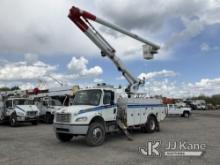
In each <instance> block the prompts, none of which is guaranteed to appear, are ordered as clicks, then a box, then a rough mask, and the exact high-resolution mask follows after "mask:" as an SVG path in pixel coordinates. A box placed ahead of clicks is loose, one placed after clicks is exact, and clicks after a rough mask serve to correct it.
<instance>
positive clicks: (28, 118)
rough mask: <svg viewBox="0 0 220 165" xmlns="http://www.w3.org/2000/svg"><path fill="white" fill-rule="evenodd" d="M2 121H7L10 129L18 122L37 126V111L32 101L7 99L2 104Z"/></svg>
mask: <svg viewBox="0 0 220 165" xmlns="http://www.w3.org/2000/svg"><path fill="white" fill-rule="evenodd" d="M2 114H3V117H2V120H4V121H9V123H10V125H11V126H12V127H14V126H16V125H17V124H18V123H19V122H31V123H32V124H33V125H37V124H38V117H39V110H38V108H37V107H36V106H35V105H34V102H33V100H32V99H28V98H8V99H7V100H6V101H5V102H4V107H3V113H2Z"/></svg>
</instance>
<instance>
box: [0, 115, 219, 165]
mask: <svg viewBox="0 0 220 165" xmlns="http://www.w3.org/2000/svg"><path fill="white" fill-rule="evenodd" d="M0 131H1V132H0V164H1V165H52V164H53V165H73V164H78V165H81V164H88V165H91V164H100V165H103V164H119V165H120V164H121V165H129V164H155V165H157V164H169V165H172V164H173V165H176V164H177V165H178V164H181V165H182V164H187V165H188V164H199V165H201V164H213V165H214V164H215V165H219V164H220V157H219V156H220V111H209V112H207V111H206V112H202V111H196V112H194V114H193V116H192V117H191V118H190V119H185V118H180V117H169V118H167V119H166V120H165V121H163V122H162V123H161V132H159V133H154V134H143V133H138V132H134V133H132V134H133V136H134V141H132V142H130V141H127V140H126V138H125V137H124V136H122V135H120V134H114V135H110V136H108V137H107V139H106V142H105V144H104V145H102V146H100V147H95V148H93V147H88V146H87V145H86V144H85V141H84V139H83V138H82V137H78V138H75V139H74V140H73V141H71V142H69V143H60V142H59V141H57V139H56V138H55V135H54V132H53V129H52V125H45V124H40V125H38V126H32V125H28V124H27V125H23V126H20V127H17V128H11V127H9V126H6V125H0ZM158 139H159V140H161V141H162V147H161V148H162V150H164V148H165V146H167V145H168V142H169V141H179V140H182V141H183V140H185V141H187V142H189V143H205V144H206V145H207V148H206V150H205V153H204V155H203V156H202V157H165V156H162V157H146V156H143V155H141V154H140V153H139V152H138V147H139V146H145V144H146V142H147V141H149V140H158Z"/></svg>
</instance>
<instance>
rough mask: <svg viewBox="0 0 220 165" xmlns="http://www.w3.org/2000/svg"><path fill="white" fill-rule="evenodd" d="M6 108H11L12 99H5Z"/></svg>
mask: <svg viewBox="0 0 220 165" xmlns="http://www.w3.org/2000/svg"><path fill="white" fill-rule="evenodd" d="M5 104H6V108H12V100H8V101H6V103H5Z"/></svg>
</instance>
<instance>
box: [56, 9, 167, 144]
mask: <svg viewBox="0 0 220 165" xmlns="http://www.w3.org/2000/svg"><path fill="white" fill-rule="evenodd" d="M69 18H70V19H71V20H72V21H73V22H74V23H75V24H76V26H77V27H78V28H80V30H82V32H84V34H85V35H86V36H87V37H88V38H89V39H90V40H91V41H92V42H93V43H94V44H95V45H96V46H97V47H98V48H99V49H100V50H101V55H102V56H103V57H108V58H109V59H110V60H111V61H112V62H113V63H114V64H115V65H116V67H117V69H118V70H119V71H120V72H121V73H122V75H123V76H124V77H125V78H126V80H127V81H128V83H129V85H128V87H127V88H126V89H125V90H124V91H121V92H118V91H117V90H116V89H114V88H113V87H108V86H99V87H95V88H92V89H84V90H79V91H78V92H77V93H76V95H75V98H74V101H73V105H72V106H69V107H65V108H62V109H61V110H59V111H58V112H56V113H55V120H54V130H55V132H56V135H57V138H58V139H59V140H60V141H70V140H71V139H72V137H73V136H74V135H84V136H86V141H87V143H88V144H89V145H92V146H97V145H101V144H102V143H103V142H104V139H105V135H106V133H108V132H113V131H117V130H119V129H118V128H120V129H123V128H122V127H121V126H120V124H119V122H118V121H119V120H118V117H119V116H120V115H119V114H118V112H119V109H120V110H121V109H122V108H119V107H120V106H119V102H124V109H125V111H124V112H125V115H124V116H125V118H126V121H125V122H124V123H123V126H124V127H125V128H126V130H127V128H134V127H140V128H142V130H143V131H145V132H147V131H148V132H154V131H157V130H159V122H160V121H161V120H163V119H164V118H165V116H166V113H165V106H164V105H163V104H162V100H160V99H150V98H144V97H139V95H138V94H137V91H138V89H139V86H140V85H144V83H145V81H144V80H140V79H137V78H136V77H135V76H133V75H132V74H131V73H130V72H129V71H128V70H127V69H126V67H125V66H124V65H123V64H122V62H121V60H120V59H119V58H118V57H117V56H116V54H115V53H116V51H115V49H114V48H113V47H112V46H111V45H110V44H109V43H108V42H107V41H106V40H105V39H104V37H103V36H102V35H101V34H100V33H99V32H98V31H96V29H95V28H94V27H93V26H92V25H91V23H89V20H92V21H95V22H97V23H100V24H102V25H104V26H107V27H109V28H111V29H114V30H116V31H118V32H121V33H123V34H125V35H127V36H130V37H132V38H134V39H136V40H138V41H141V42H143V43H145V45H144V46H143V48H144V51H143V53H144V58H145V59H152V58H153V55H154V54H155V53H157V50H158V49H159V48H160V47H159V46H158V45H156V44H154V43H152V42H150V41H147V40H145V39H143V38H142V37H139V36H137V35H136V34H133V33H130V32H128V31H126V30H124V29H122V28H120V27H118V26H116V25H113V24H111V23H109V22H107V21H105V20H102V19H100V18H98V17H96V16H95V15H93V14H91V13H89V12H87V11H84V10H81V9H79V8H77V7H74V6H73V7H72V8H71V10H70V14H69ZM125 93H126V95H125V97H123V98H121V96H120V95H122V96H123V95H124V94H125ZM119 98H120V99H119ZM119 100H120V101H119Z"/></svg>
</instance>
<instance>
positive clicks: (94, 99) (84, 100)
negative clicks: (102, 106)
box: [73, 89, 102, 105]
mask: <svg viewBox="0 0 220 165" xmlns="http://www.w3.org/2000/svg"><path fill="white" fill-rule="evenodd" d="M101 94H102V91H101V90H98V89H96V90H83V91H78V92H77V93H76V96H75V98H74V100H73V105H99V102H100V98H101Z"/></svg>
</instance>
